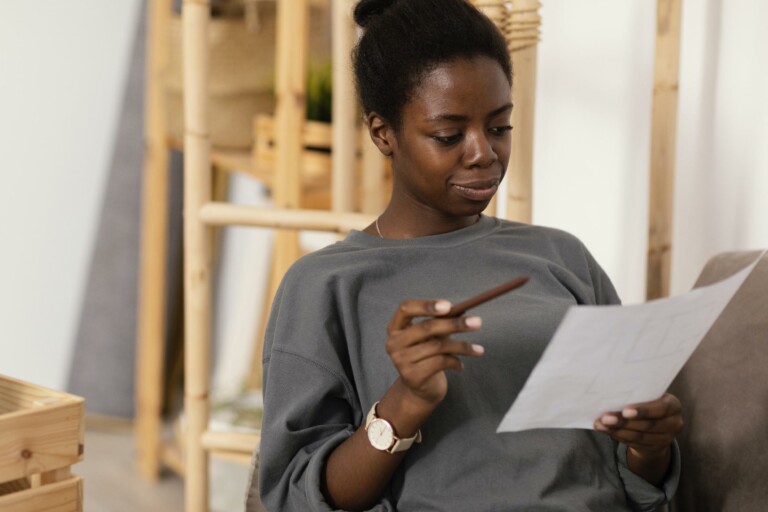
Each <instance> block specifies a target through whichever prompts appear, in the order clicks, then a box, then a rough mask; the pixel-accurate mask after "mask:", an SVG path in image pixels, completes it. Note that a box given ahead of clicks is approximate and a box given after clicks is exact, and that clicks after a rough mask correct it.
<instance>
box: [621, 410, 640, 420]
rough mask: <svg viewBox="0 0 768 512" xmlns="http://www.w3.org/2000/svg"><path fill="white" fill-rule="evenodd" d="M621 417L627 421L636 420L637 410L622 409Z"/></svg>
mask: <svg viewBox="0 0 768 512" xmlns="http://www.w3.org/2000/svg"><path fill="white" fill-rule="evenodd" d="M621 415H622V416H624V417H625V418H627V419H632V418H637V409H624V410H623V411H621Z"/></svg>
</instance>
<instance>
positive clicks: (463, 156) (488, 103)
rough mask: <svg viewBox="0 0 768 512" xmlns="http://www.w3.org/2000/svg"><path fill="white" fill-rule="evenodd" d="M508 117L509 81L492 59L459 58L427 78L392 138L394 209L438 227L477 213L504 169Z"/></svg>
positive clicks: (486, 200) (406, 106)
mask: <svg viewBox="0 0 768 512" xmlns="http://www.w3.org/2000/svg"><path fill="white" fill-rule="evenodd" d="M511 112H512V103H511V94H510V86H509V82H508V81H507V78H506V76H505V75H504V72H503V71H502V69H501V67H500V66H499V65H498V63H497V62H496V61H494V60H492V59H489V58H487V57H475V58H471V59H466V58H462V59H458V60H455V61H451V62H448V63H446V64H442V65H440V66H438V67H437V68H435V69H434V70H432V71H431V72H429V73H428V74H427V75H426V76H425V77H424V79H423V81H422V82H421V84H420V85H419V86H418V87H417V88H416V90H415V91H414V94H413V96H412V97H411V99H410V101H409V102H408V103H407V104H406V105H405V107H404V108H403V112H402V123H401V126H400V129H399V130H398V131H397V132H396V133H395V134H394V136H393V138H394V139H395V142H394V144H392V146H391V148H392V166H393V172H394V188H393V200H395V201H396V203H395V204H396V205H397V207H398V209H400V208H403V207H406V208H407V205H411V206H412V207H415V208H416V211H419V210H421V211H424V210H427V211H431V213H434V214H437V215H438V217H441V218H443V219H444V220H447V219H448V218H455V217H468V216H476V215H477V214H478V213H480V212H482V211H483V210H484V209H485V207H486V206H487V205H488V202H489V201H490V200H491V198H492V197H493V195H494V194H495V193H496V190H497V189H498V186H499V182H500V181H501V179H502V178H503V177H504V173H505V172H506V169H507V163H508V161H509V153H510V145H511V134H510V131H511V129H512V128H511V126H510V124H509V123H510V115H511ZM412 213H413V211H412Z"/></svg>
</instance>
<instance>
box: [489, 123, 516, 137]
mask: <svg viewBox="0 0 768 512" xmlns="http://www.w3.org/2000/svg"><path fill="white" fill-rule="evenodd" d="M510 131H512V127H511V126H510V125H506V126H495V127H493V128H491V132H492V133H493V134H494V135H504V134H505V133H507V132H510Z"/></svg>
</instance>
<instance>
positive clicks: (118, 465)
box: [72, 429, 184, 512]
mask: <svg viewBox="0 0 768 512" xmlns="http://www.w3.org/2000/svg"><path fill="white" fill-rule="evenodd" d="M72 472H73V473H75V474H77V475H80V476H82V477H83V479H84V491H85V506H84V509H85V512H138V511H141V512H175V511H182V510H183V509H184V482H183V481H182V480H181V478H179V477H177V476H176V475H173V474H171V473H168V474H164V475H163V477H162V478H161V479H160V481H159V482H157V483H154V484H153V483H149V482H147V481H145V480H144V479H142V478H141V477H140V476H139V474H138V472H137V471H136V469H135V448H134V444H133V437H132V433H131V431H130V430H129V429H110V430H95V429H86V432H85V458H84V459H83V462H81V463H79V464H76V465H75V466H73V468H72Z"/></svg>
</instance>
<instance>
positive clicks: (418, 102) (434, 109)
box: [403, 57, 511, 120]
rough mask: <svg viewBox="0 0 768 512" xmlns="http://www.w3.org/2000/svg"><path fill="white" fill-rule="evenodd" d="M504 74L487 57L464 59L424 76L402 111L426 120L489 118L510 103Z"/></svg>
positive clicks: (435, 69) (509, 94)
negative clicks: (471, 117)
mask: <svg viewBox="0 0 768 512" xmlns="http://www.w3.org/2000/svg"><path fill="white" fill-rule="evenodd" d="M510 99H511V90H510V85H509V82H508V80H507V77H506V75H505V74H504V71H503V70H502V69H501V66H500V65H499V64H498V63H497V62H496V61H494V60H492V59H489V58H487V57H473V58H461V59H456V60H452V61H449V62H446V63H442V64H439V65H437V66H435V67H434V68H433V69H431V70H430V71H429V72H427V73H425V74H424V76H423V77H422V79H421V81H420V82H419V84H418V85H417V86H416V88H415V89H414V90H413V94H412V95H411V98H410V100H409V101H408V103H407V104H406V105H405V108H404V110H403V115H404V116H409V115H410V116H416V117H418V118H422V119H424V120H430V119H432V118H435V119H438V118H450V117H452V116H467V115H473V116H475V115H490V114H492V113H494V112H495V111H497V110H499V109H503V107H505V106H507V105H509V104H510Z"/></svg>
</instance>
